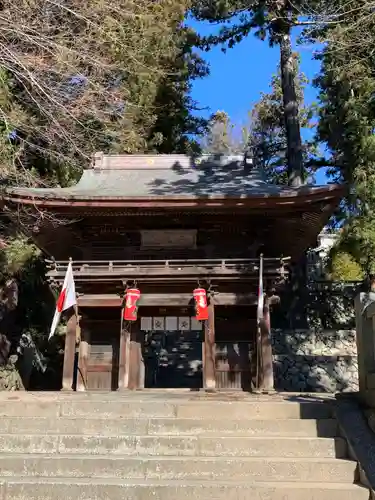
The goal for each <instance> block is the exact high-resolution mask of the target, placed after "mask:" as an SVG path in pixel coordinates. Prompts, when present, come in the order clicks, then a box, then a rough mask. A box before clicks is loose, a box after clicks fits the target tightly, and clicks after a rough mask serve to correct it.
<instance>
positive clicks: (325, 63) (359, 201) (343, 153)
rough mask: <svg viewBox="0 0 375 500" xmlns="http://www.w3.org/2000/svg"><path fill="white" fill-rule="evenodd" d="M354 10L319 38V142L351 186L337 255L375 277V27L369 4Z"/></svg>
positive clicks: (356, 5)
mask: <svg viewBox="0 0 375 500" xmlns="http://www.w3.org/2000/svg"><path fill="white" fill-rule="evenodd" d="M352 8H353V9H354V10H353V13H352V15H351V17H350V19H348V18H346V19H345V20H343V21H342V22H340V24H339V25H335V26H333V27H331V28H329V29H328V28H325V29H324V30H322V32H320V33H319V32H315V33H314V36H315V37H316V38H317V37H320V39H325V40H329V41H328V43H327V44H326V46H325V48H324V50H323V51H322V52H321V53H320V55H319V56H318V57H319V59H320V60H321V62H322V67H321V72H320V75H319V76H318V78H317V79H316V81H315V85H316V86H317V88H318V89H319V91H320V108H319V109H320V110H319V126H318V132H317V141H319V142H323V143H325V144H326V146H327V149H328V153H329V156H330V158H329V159H328V161H326V163H327V164H328V165H330V166H331V168H330V172H329V173H330V175H331V177H332V178H333V179H334V180H336V181H343V182H346V183H347V185H348V196H347V198H346V200H345V201H344V202H343V204H342V206H341V212H340V214H339V216H340V219H339V221H340V223H341V224H343V231H342V233H341V237H340V239H339V241H338V244H337V248H336V249H335V251H336V252H346V253H348V254H349V255H351V257H352V258H353V259H354V260H355V262H357V263H358V264H359V265H360V266H361V268H362V270H363V271H364V272H365V274H366V275H370V274H373V273H374V272H375V140H374V130H375V106H374V99H373V96H374V95H375V74H374V69H373V68H374V62H375V61H374V50H373V49H374V47H375V23H374V20H373V16H368V15H367V16H366V15H365V14H366V11H364V10H363V2H354V4H353V5H352ZM367 14H368V13H367ZM353 26H354V27H355V28H354V29H353ZM359 26H361V30H358V27H359Z"/></svg>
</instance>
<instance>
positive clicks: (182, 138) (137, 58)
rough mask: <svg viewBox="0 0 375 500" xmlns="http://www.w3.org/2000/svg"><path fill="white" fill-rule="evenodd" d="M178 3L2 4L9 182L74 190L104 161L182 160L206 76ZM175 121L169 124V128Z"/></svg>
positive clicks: (1, 93)
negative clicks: (169, 156) (196, 95)
mask: <svg viewBox="0 0 375 500" xmlns="http://www.w3.org/2000/svg"><path fill="white" fill-rule="evenodd" d="M187 8H188V3H187V2H182V3H181V2H178V1H177V0H161V1H159V2H150V1H149V0H137V1H133V0H130V1H129V0H120V1H118V2H116V5H114V4H113V2H112V1H109V0H108V1H107V0H105V1H103V0H93V1H91V2H82V1H79V0H72V1H71V2H69V7H67V6H66V5H65V3H61V2H45V0H33V1H29V0H21V1H20V2H17V3H16V4H14V2H10V0H6V1H5V2H2V9H1V15H2V24H3V38H2V41H1V42H0V45H1V47H2V51H1V54H2V55H0V66H1V67H2V68H3V70H2V73H1V74H0V106H1V117H0V118H1V119H0V151H1V152H2V163H3V165H2V164H0V165H1V168H0V178H1V180H2V181H3V184H4V183H5V182H11V183H18V184H21V183H22V184H25V183H28V184H35V183H37V182H43V183H44V182H49V183H55V184H60V185H68V184H70V183H72V182H74V181H75V180H76V178H77V176H79V173H80V170H81V169H82V167H84V166H85V165H87V164H88V162H89V161H90V159H91V155H92V154H93V153H94V152H96V151H104V152H113V153H134V152H144V151H159V150H160V151H162V152H168V153H169V152H176V151H177V152H180V151H182V150H187V149H189V146H190V142H191V141H190V139H189V138H190V137H191V135H193V136H194V135H195V134H197V133H200V132H201V129H202V127H203V126H204V122H202V121H201V120H199V119H195V118H194V117H193V116H192V113H191V111H192V108H194V103H193V102H192V101H191V99H190V98H189V91H190V80H191V78H198V77H201V76H204V75H205V74H206V72H207V68H206V67H205V65H204V63H203V61H202V60H201V59H199V58H198V57H197V56H196V54H195V53H194V50H193V48H192V44H193V43H194V40H195V37H194V33H192V32H191V30H188V29H187V28H185V27H184V25H183V20H184V15H185V12H186V10H187ZM167 116H168V118H169V120H167Z"/></svg>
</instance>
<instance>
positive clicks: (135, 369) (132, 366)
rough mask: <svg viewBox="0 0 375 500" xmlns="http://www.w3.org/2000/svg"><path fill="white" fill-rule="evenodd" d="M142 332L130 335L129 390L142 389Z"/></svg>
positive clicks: (133, 332) (134, 332)
mask: <svg viewBox="0 0 375 500" xmlns="http://www.w3.org/2000/svg"><path fill="white" fill-rule="evenodd" d="M140 335H141V332H138V331H132V332H131V334H130V346H129V383H128V387H129V389H133V390H136V389H141V377H142V370H141V363H142V362H143V361H142V343H141V339H140Z"/></svg>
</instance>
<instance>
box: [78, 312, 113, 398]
mask: <svg viewBox="0 0 375 500" xmlns="http://www.w3.org/2000/svg"><path fill="white" fill-rule="evenodd" d="M90 312H91V311H90ZM116 313H117V314H116V316H118V317H117V318H116V319H115V318H114V317H113V315H107V314H106V316H107V317H106V318H94V317H88V318H86V319H85V321H84V328H85V329H86V331H87V330H89V338H90V341H89V344H90V355H89V358H88V363H87V390H97V391H111V390H112V391H115V390H117V389H118V371H119V344H120V317H119V316H120V311H118V310H117V309H116Z"/></svg>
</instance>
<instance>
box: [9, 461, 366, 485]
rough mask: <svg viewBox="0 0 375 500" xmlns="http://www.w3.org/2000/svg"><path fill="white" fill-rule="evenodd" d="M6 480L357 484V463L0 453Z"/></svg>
mask: <svg viewBox="0 0 375 500" xmlns="http://www.w3.org/2000/svg"><path fill="white" fill-rule="evenodd" d="M0 470H1V475H2V476H30V477H65V478H69V477H71V478H89V477H93V478H123V479H139V480H152V479H161V480H166V479H172V480H213V481H217V480H218V481H244V480H248V481H256V480H262V479H263V478H268V479H269V480H271V481H275V482H276V481H302V482H305V481H309V482H336V483H338V482H340V483H349V484H350V483H353V482H354V479H355V471H356V463H355V462H352V461H349V460H338V459H322V458H317V459H312V458H299V459H293V458H268V459H265V458H238V457H232V458H225V457H222V458H217V457H216V458H201V457H194V458H191V457H153V458H151V457H146V458H143V457H139V458H134V457H113V456H91V457H90V456H89V457H88V456H85V455H68V456H57V455H50V456H41V455H30V454H29V455H27V454H26V455H0Z"/></svg>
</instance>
